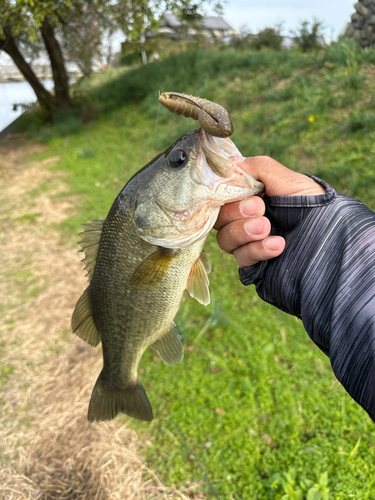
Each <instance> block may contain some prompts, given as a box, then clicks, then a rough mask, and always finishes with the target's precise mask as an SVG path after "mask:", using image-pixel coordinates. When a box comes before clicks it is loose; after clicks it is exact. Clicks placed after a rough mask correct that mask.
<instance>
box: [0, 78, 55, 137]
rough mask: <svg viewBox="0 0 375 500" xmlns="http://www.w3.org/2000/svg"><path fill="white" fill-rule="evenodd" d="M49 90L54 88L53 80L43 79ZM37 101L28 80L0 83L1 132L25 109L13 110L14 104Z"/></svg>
mask: <svg viewBox="0 0 375 500" xmlns="http://www.w3.org/2000/svg"><path fill="white" fill-rule="evenodd" d="M41 82H42V84H43V85H44V86H45V88H46V89H47V90H51V89H52V88H53V81H52V80H41ZM35 101H36V95H35V93H34V91H33V89H32V88H31V87H30V85H29V84H28V83H27V82H6V83H0V132H1V130H3V129H4V128H5V127H7V126H8V125H9V124H10V123H12V122H13V121H14V120H15V119H16V118H17V117H18V116H20V115H21V114H22V113H23V111H22V109H18V110H17V111H13V105H14V104H18V103H22V104H26V103H27V104H31V103H33V102H35Z"/></svg>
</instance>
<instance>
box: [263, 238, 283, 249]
mask: <svg viewBox="0 0 375 500" xmlns="http://www.w3.org/2000/svg"><path fill="white" fill-rule="evenodd" d="M262 243H263V246H264V248H265V249H266V250H271V251H272V252H276V250H278V249H279V248H280V240H279V239H278V238H272V237H271V238H265V239H264V240H263V241H262Z"/></svg>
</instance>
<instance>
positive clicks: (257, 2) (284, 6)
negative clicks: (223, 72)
mask: <svg viewBox="0 0 375 500" xmlns="http://www.w3.org/2000/svg"><path fill="white" fill-rule="evenodd" d="M354 4H355V0H228V1H227V3H225V4H224V19H225V20H226V21H227V22H228V23H229V24H230V25H231V26H232V27H233V28H234V29H237V30H239V29H240V28H241V27H242V26H243V25H244V24H246V25H247V28H249V29H250V31H251V32H252V33H257V32H259V31H260V30H261V29H263V28H265V27H270V26H275V25H276V24H277V23H279V22H281V21H284V22H285V23H284V29H283V34H284V35H289V34H290V33H289V30H290V29H295V28H296V27H297V26H298V25H299V24H300V22H301V21H305V20H312V19H313V18H317V19H318V20H319V21H322V22H323V24H324V26H325V27H326V34H327V37H328V38H331V34H333V38H337V36H338V34H339V33H340V31H341V29H342V28H343V27H344V25H345V23H347V22H349V21H350V16H351V14H353V13H354V12H355V9H354V7H353V5H354Z"/></svg>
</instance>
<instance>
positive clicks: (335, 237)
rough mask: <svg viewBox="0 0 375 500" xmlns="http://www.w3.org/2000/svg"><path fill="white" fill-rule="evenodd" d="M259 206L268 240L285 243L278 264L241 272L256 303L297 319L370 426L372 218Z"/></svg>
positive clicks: (315, 204) (342, 202)
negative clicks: (268, 227) (367, 416)
mask: <svg viewBox="0 0 375 500" xmlns="http://www.w3.org/2000/svg"><path fill="white" fill-rule="evenodd" d="M316 180H317V182H319V183H320V184H322V185H323V186H324V187H325V188H326V190H327V192H326V194H325V195H320V196H293V197H287V196H284V197H278V196H275V197H272V198H265V203H266V216H267V217H268V218H269V219H270V221H271V227H272V231H271V234H277V235H280V236H283V237H284V238H285V240H286V247H285V250H284V252H283V253H282V254H281V255H280V256H279V257H277V258H275V259H272V260H268V261H264V262H259V263H258V264H256V265H255V266H250V267H245V268H242V269H240V278H241V281H242V282H243V283H244V284H246V285H249V284H252V283H254V284H255V285H256V288H257V292H258V294H259V296H260V297H261V298H262V299H264V300H266V301H267V302H269V303H271V304H273V305H275V306H276V307H278V308H280V309H282V310H284V311H286V312H288V313H290V314H293V315H295V316H297V317H299V318H301V319H302V321H303V324H304V326H305V328H306V330H307V332H308V333H309V335H310V337H311V338H312V339H313V340H314V342H315V343H316V344H317V345H318V346H319V347H320V348H321V349H322V350H323V351H324V352H325V353H326V354H327V355H328V356H330V359H331V364H332V368H333V370H334V372H335V374H336V376H337V378H338V379H339V380H340V382H341V383H342V384H343V385H344V387H345V388H346V390H347V391H348V392H349V393H350V394H351V396H352V397H353V398H354V399H355V400H356V401H358V402H359V403H360V404H361V405H362V406H363V407H364V408H365V409H366V411H368V413H369V414H370V416H371V417H372V418H373V419H374V420H375V361H374V360H375V266H374V264H375V257H374V255H375V253H374V252H375V215H374V213H373V212H372V211H371V210H369V209H368V208H367V207H365V206H364V205H363V204H362V203H360V202H359V201H358V200H354V199H352V198H348V197H345V196H343V195H340V194H338V193H336V192H335V191H334V190H333V189H332V188H331V187H330V186H328V185H326V184H325V183H323V182H322V181H320V180H318V179H316Z"/></svg>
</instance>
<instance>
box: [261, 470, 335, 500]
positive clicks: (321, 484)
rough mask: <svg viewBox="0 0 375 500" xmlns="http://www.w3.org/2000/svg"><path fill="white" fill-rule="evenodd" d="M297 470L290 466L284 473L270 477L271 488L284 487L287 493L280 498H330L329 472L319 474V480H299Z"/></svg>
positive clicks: (319, 499) (281, 499)
mask: <svg viewBox="0 0 375 500" xmlns="http://www.w3.org/2000/svg"><path fill="white" fill-rule="evenodd" d="M296 474H297V473H296V470H295V469H293V468H290V469H289V470H288V472H284V473H283V474H280V473H276V474H274V475H273V476H271V477H270V479H269V481H270V482H271V489H274V490H279V489H280V487H281V488H282V490H283V492H284V493H285V494H284V495H283V496H282V497H281V498H280V500H328V499H329V488H328V474H327V472H323V473H322V474H320V475H319V477H318V481H317V482H314V481H313V480H311V479H300V481H299V482H297V479H296Z"/></svg>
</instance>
